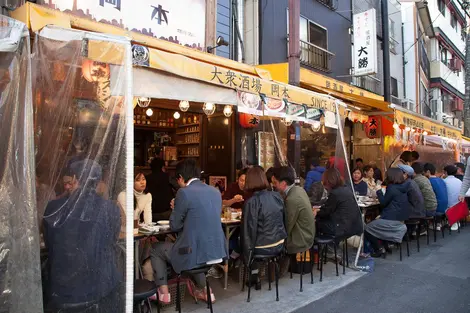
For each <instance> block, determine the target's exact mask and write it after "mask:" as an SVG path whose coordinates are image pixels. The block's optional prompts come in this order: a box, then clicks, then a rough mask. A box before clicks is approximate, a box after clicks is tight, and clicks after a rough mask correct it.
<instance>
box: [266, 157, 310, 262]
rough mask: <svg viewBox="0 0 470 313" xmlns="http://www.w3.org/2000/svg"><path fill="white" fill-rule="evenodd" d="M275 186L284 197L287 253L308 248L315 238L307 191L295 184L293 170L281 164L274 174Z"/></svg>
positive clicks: (294, 252)
mask: <svg viewBox="0 0 470 313" xmlns="http://www.w3.org/2000/svg"><path fill="white" fill-rule="evenodd" d="M274 175H275V178H276V188H277V190H278V191H279V192H280V193H281V194H282V195H283V197H284V198H285V212H284V216H285V223H286V230H287V244H286V247H287V253H289V254H296V253H299V252H304V251H306V250H308V249H310V248H311V247H312V245H313V240H314V238H315V217H314V216H313V211H312V206H311V205H310V200H309V198H308V195H307V193H306V192H305V190H304V189H303V188H302V187H299V186H295V185H294V182H295V172H294V169H293V168H291V167H287V166H283V167H281V168H280V169H279V171H277V172H276V173H275V174H274Z"/></svg>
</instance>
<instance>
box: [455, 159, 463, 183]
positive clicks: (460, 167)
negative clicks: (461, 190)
mask: <svg viewBox="0 0 470 313" xmlns="http://www.w3.org/2000/svg"><path fill="white" fill-rule="evenodd" d="M454 165H455V167H456V168H457V174H456V175H455V177H456V178H458V179H460V181H463V177H464V175H465V164H463V163H460V162H457V163H455V164H454Z"/></svg>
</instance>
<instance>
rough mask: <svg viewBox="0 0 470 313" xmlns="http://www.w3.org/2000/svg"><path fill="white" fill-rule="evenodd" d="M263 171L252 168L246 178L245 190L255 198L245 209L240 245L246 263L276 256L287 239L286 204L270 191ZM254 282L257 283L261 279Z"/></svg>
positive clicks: (249, 200) (248, 202) (246, 204)
mask: <svg viewBox="0 0 470 313" xmlns="http://www.w3.org/2000/svg"><path fill="white" fill-rule="evenodd" d="M269 188H270V185H269V183H268V181H267V179H266V175H265V174H264V171H263V169H262V168H260V167H253V168H251V169H249V170H248V172H247V175H246V183H245V190H247V191H248V192H252V193H253V195H252V197H251V198H250V199H248V200H247V201H246V202H245V205H244V206H243V214H242V223H241V237H240V238H241V245H242V254H243V257H244V262H245V264H246V265H249V262H250V261H251V260H250V258H251V256H253V255H256V254H258V255H259V254H261V255H277V254H279V253H281V252H282V251H284V240H285V239H286V238H287V233H286V229H285V226H284V201H283V200H282V198H281V196H280V195H279V193H277V192H275V191H269V190H268V189H269ZM254 280H255V281H256V282H258V278H257V277H255V278H254Z"/></svg>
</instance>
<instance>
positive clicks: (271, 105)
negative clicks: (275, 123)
mask: <svg viewBox="0 0 470 313" xmlns="http://www.w3.org/2000/svg"><path fill="white" fill-rule="evenodd" d="M261 98H262V100H263V104H264V114H263V115H264V116H271V117H279V118H285V117H286V110H287V108H286V101H284V100H281V99H274V98H268V97H266V96H265V95H261Z"/></svg>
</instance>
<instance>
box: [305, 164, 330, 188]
mask: <svg viewBox="0 0 470 313" xmlns="http://www.w3.org/2000/svg"><path fill="white" fill-rule="evenodd" d="M325 170H326V168H324V167H323V166H320V160H319V159H318V158H314V159H312V161H311V162H310V171H309V172H308V173H307V177H306V178H305V184H304V189H305V191H306V192H307V193H308V192H309V191H310V188H311V187H312V184H314V183H316V182H320V181H321V177H322V175H323V172H325Z"/></svg>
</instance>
